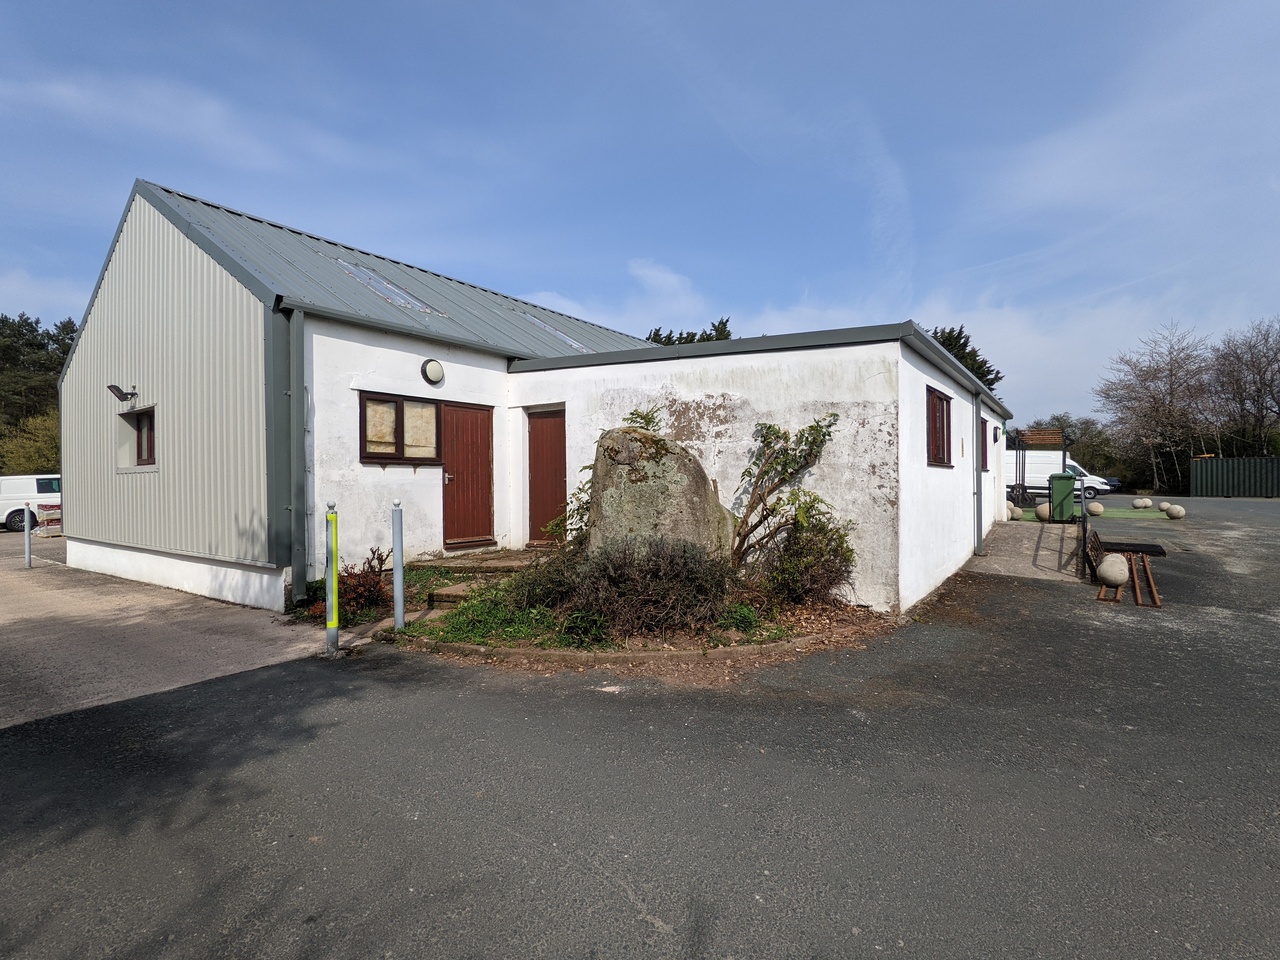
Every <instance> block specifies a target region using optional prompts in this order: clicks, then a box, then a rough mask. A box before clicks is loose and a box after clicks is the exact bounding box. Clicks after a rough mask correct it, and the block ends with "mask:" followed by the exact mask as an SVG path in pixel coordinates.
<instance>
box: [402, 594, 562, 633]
mask: <svg viewBox="0 0 1280 960" xmlns="http://www.w3.org/2000/svg"><path fill="white" fill-rule="evenodd" d="M404 632H405V634H407V635H409V636H415V637H424V638H426V639H428V640H438V641H440V642H441V643H474V644H478V645H479V646H490V647H510V646H517V645H519V644H521V643H528V642H530V641H537V640H542V639H545V638H547V637H551V636H556V635H558V634H559V633H560V630H559V626H558V625H557V623H556V618H555V615H554V614H553V613H552V612H551V611H550V610H548V609H546V608H545V607H530V608H529V609H525V610H521V609H517V608H516V607H513V606H512V605H511V604H510V603H509V602H508V600H507V597H506V595H505V593H504V592H503V591H502V590H501V589H498V588H489V589H487V590H483V591H481V592H479V593H476V594H473V595H472V596H469V597H467V598H466V599H465V600H463V601H462V603H460V604H458V607H457V609H456V610H450V611H449V612H448V613H446V614H445V615H444V616H443V617H440V618H439V619H436V620H418V621H415V622H414V623H411V624H408V625H407V626H406V627H405V629H404Z"/></svg>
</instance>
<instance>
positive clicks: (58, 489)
mask: <svg viewBox="0 0 1280 960" xmlns="http://www.w3.org/2000/svg"><path fill="white" fill-rule="evenodd" d="M24 503H29V504H31V525H32V526H33V527H34V526H35V525H36V507H37V506H39V505H40V504H57V505H58V506H59V507H61V506H62V478H61V477H59V476H58V475H57V474H52V473H46V474H38V475H37V474H33V475H31V476H18V477H0V517H3V518H4V525H5V528H6V529H9V530H14V531H18V530H21V529H22V527H23V509H22V505H23V504H24Z"/></svg>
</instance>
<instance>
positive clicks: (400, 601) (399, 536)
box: [391, 500, 404, 630]
mask: <svg viewBox="0 0 1280 960" xmlns="http://www.w3.org/2000/svg"><path fill="white" fill-rule="evenodd" d="M391 553H392V579H391V596H392V600H393V601H394V603H395V614H396V629H397V630H403V629H404V511H403V510H401V509H400V501H399V500H392V501H391Z"/></svg>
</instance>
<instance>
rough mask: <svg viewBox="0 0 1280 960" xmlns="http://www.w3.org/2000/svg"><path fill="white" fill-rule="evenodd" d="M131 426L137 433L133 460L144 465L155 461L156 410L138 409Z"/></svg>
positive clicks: (139, 464)
mask: <svg viewBox="0 0 1280 960" xmlns="http://www.w3.org/2000/svg"><path fill="white" fill-rule="evenodd" d="M133 428H134V431H135V432H136V434H137V442H136V452H137V459H136V460H135V461H134V462H135V463H136V464H137V465H138V466H140V467H145V466H148V465H150V464H154V463H155V462H156V412H155V410H139V411H138V412H137V413H135V414H134V416H133Z"/></svg>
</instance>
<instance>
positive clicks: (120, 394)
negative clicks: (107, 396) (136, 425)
mask: <svg viewBox="0 0 1280 960" xmlns="http://www.w3.org/2000/svg"><path fill="white" fill-rule="evenodd" d="M107 389H108V390H110V391H111V395H112V396H113V397H115V398H116V399H117V400H119V401H120V402H122V403H123V402H124V401H125V400H132V399H133V398H134V397H136V396H137V395H138V391H137V390H121V389H120V388H119V387H117V386H116V385H115V384H114V383H108V384H107Z"/></svg>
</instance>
